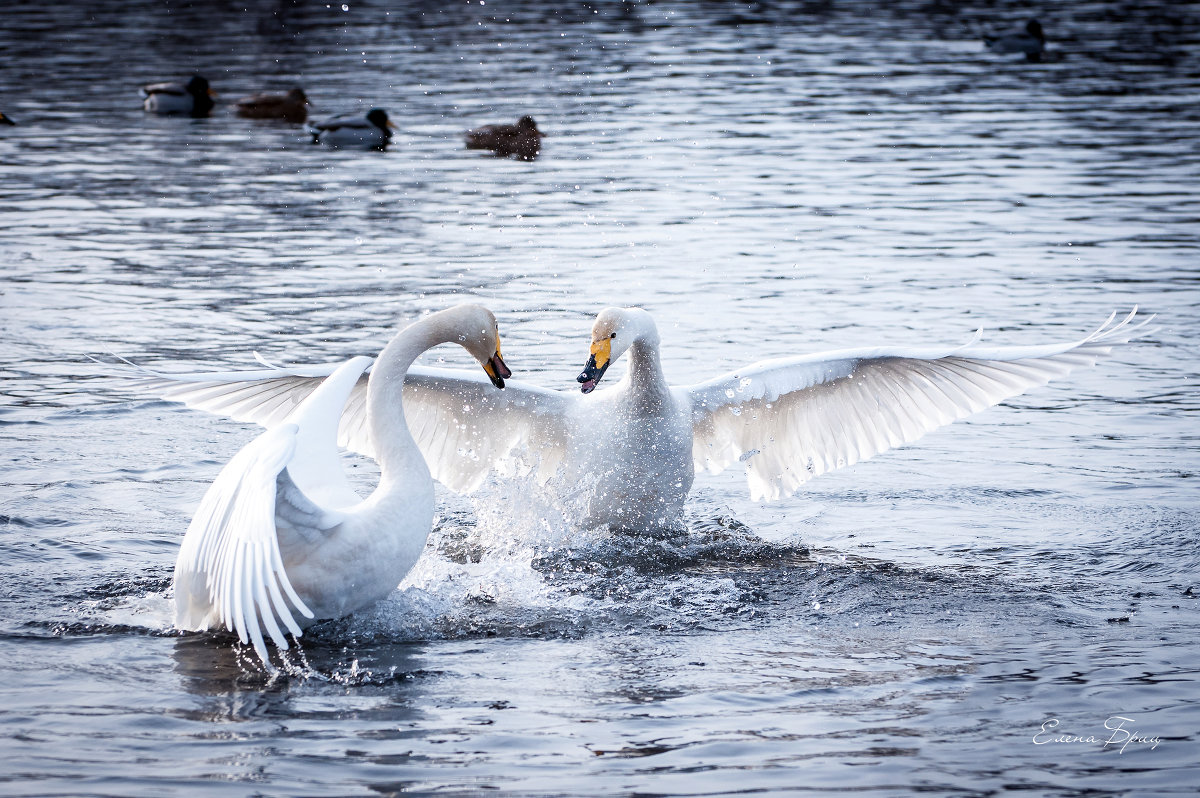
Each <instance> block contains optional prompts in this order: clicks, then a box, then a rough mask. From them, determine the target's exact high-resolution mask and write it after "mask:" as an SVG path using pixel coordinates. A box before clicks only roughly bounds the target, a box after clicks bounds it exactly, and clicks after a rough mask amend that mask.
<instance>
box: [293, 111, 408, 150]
mask: <svg viewBox="0 0 1200 798" xmlns="http://www.w3.org/2000/svg"><path fill="white" fill-rule="evenodd" d="M395 127H396V126H395V125H394V124H392V122H391V121H389V120H388V115H387V111H384V110H383V109H382V108H372V109H371V110H370V111H369V112H368V113H367V114H366V116H359V115H358V114H345V115H343V116H335V117H332V118H330V119H325V120H322V121H320V122H314V123H312V124H311V125H309V128H308V130H309V132H310V133H312V137H313V144H317V143H320V144H327V145H329V146H330V147H371V148H373V149H377V150H382V149H385V148H386V147H387V145H388V142H389V141H391V140H392V130H393V129H395Z"/></svg>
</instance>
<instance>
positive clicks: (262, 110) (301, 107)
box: [236, 86, 309, 124]
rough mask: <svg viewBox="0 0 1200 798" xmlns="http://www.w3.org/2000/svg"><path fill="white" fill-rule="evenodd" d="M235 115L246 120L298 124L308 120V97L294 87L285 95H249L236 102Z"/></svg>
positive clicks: (301, 90)
mask: <svg viewBox="0 0 1200 798" xmlns="http://www.w3.org/2000/svg"><path fill="white" fill-rule="evenodd" d="M236 105H237V115H238V116H241V117H245V118H246V119H282V120H283V121H285V122H291V123H293V124H300V123H301V122H303V121H304V120H305V119H307V118H308V106H309V102H308V97H306V96H305V94H304V89H302V88H300V87H299V86H296V87H294V88H292V89H289V90H288V92H287V94H269V93H265V92H264V93H261V94H251V95H250V96H249V97H243V98H241V99H240V100H238V101H237V104H236Z"/></svg>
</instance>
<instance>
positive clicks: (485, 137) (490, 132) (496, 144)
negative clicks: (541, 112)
mask: <svg viewBox="0 0 1200 798" xmlns="http://www.w3.org/2000/svg"><path fill="white" fill-rule="evenodd" d="M543 136H545V134H544V133H542V132H541V131H540V130H538V126H537V122H535V121H533V117H532V116H523V117H521V118H520V119H518V120H517V123H516V124H515V125H484V126H483V127H477V128H475V129H474V130H468V131H467V132H466V136H465V139H466V142H467V149H468V150H491V151H492V152H494V153H495V154H496V155H499V156H501V157H508V156H515V157H517V158H519V159H520V160H522V161H532V160H533V159H534V158H536V157H537V156H538V153H539V152H541V150H542V138H543Z"/></svg>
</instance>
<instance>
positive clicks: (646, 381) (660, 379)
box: [629, 335, 669, 398]
mask: <svg viewBox="0 0 1200 798" xmlns="http://www.w3.org/2000/svg"><path fill="white" fill-rule="evenodd" d="M629 381H630V384H631V386H632V388H633V391H634V392H635V393H638V394H641V395H643V396H646V397H651V398H652V397H663V396H666V395H667V394H668V392H669V391H668V387H667V380H666V377H664V376H663V370H662V362H661V361H660V359H659V356H658V336H657V335H644V336H641V337H639V338H637V339H635V340H634V342H633V346H631V347H630V348H629Z"/></svg>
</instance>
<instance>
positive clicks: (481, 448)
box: [343, 368, 574, 493]
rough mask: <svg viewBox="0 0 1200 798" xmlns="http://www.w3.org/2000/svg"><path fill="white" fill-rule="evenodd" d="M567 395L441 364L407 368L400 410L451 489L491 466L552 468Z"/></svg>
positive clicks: (561, 439)
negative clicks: (499, 382)
mask: <svg viewBox="0 0 1200 798" xmlns="http://www.w3.org/2000/svg"><path fill="white" fill-rule="evenodd" d="M573 399H574V397H571V396H569V395H567V394H563V393H560V392H558V391H551V390H547V389H545V388H538V387H537V386H534V385H528V384H526V383H522V382H519V381H515V380H505V383H504V390H497V389H496V388H495V387H494V386H493V385H492V384H491V382H489V381H488V379H487V378H486V377H484V376H483V375H482V374H480V375H478V376H476V375H475V374H473V373H466V372H461V371H450V370H447V369H432V368H419V369H418V368H414V369H410V370H409V372H408V376H407V377H405V379H404V414H405V417H406V418H407V419H408V426H409V429H410V430H412V434H413V437H414V438H416V441H417V445H418V446H419V447H421V454H423V455H424V456H425V462H426V463H428V464H429V469H430V472H431V473H432V474H433V477H434V479H436V480H437V481H438V482H441V483H442V484H443V485H445V486H446V487H448V488H450V489H451V490H454V491H458V492H459V493H470V492H471V491H473V490H475V489H476V488H477V487H479V485H480V483H482V482H483V480H484V478H485V477H486V476H487V475H488V473H489V472H491V471H493V470H495V471H497V472H498V473H500V474H502V475H511V474H512V473H518V472H519V473H524V472H527V471H529V470H535V471H536V473H537V475H538V477H539V478H540V479H543V480H545V479H547V478H549V477H550V476H551V475H553V473H554V471H555V470H556V469H557V468H558V466H559V464H560V463H561V462H562V459H563V455H564V454H565V451H566V432H565V422H566V414H567V407H568V406H569V404H570V403H571V402H572V401H573ZM343 425H346V420H345V419H344V418H343Z"/></svg>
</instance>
